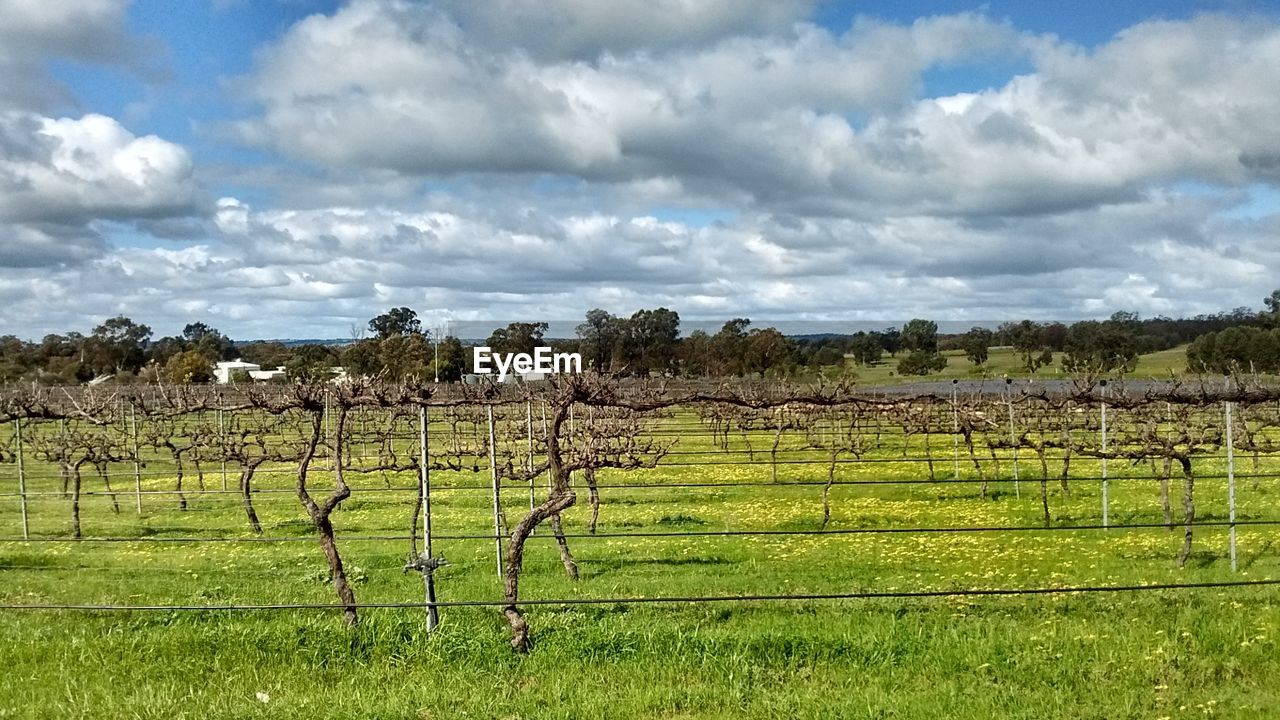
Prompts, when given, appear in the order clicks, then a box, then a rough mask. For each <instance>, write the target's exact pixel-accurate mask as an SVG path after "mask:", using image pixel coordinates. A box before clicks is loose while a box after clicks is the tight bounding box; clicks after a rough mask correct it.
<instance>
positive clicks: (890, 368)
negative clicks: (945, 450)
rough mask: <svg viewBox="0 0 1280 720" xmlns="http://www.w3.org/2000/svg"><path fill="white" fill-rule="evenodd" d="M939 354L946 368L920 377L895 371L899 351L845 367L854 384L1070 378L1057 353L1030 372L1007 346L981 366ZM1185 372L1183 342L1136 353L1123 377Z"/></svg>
mask: <svg viewBox="0 0 1280 720" xmlns="http://www.w3.org/2000/svg"><path fill="white" fill-rule="evenodd" d="M942 354H943V355H944V356H945V357H946V358H947V367H946V368H945V369H944V370H942V371H941V372H938V373H933V374H931V375H928V376H925V377H923V378H922V377H920V376H912V375H905V376H904V375H899V374H898V371H897V369H898V360H900V359H901V358H902V357H904V354H902V353H899V355H898V357H890V356H888V355H886V356H885V357H884V359H883V360H882V361H881V362H879V363H877V364H875V365H867V366H863V365H853V364H850V365H849V369H850V371H851V372H853V374H854V376H855V377H856V378H857V381H858V383H859V384H862V385H893V384H896V383H905V382H918V381H920V380H939V379H945V380H950V379H952V378H959V379H962V380H974V379H981V378H991V379H1000V378H1005V377H1013V378H1036V379H1040V380H1052V379H1057V380H1064V379H1070V377H1071V376H1070V375H1069V374H1067V373H1065V372H1063V370H1062V362H1061V354H1060V353H1059V354H1055V356H1054V362H1053V364H1052V365H1051V366H1049V367H1046V368H1041V369H1040V370H1039V371H1037V372H1036V373H1034V374H1033V373H1029V372H1027V371H1026V370H1025V369H1024V368H1023V367H1022V360H1021V358H1020V357H1019V356H1018V354H1017V353H1016V352H1014V350H1013V348H1009V347H994V348H991V351H990V357H989V358H988V359H987V362H985V363H983V364H982V365H974V364H973V363H972V362H970V361H969V359H968V358H966V357H965V355H964V352H963V351H961V350H948V351H946V352H944V353H942ZM850 363H852V361H850ZM1186 372H1187V348H1186V346H1185V345H1180V346H1178V347H1176V348H1171V349H1169V350H1161V351H1160V352H1154V353H1148V354H1146V355H1140V356H1139V357H1138V364H1137V366H1136V367H1135V368H1134V371H1133V372H1132V373H1129V374H1128V375H1127V376H1126V377H1129V378H1134V379H1140V380H1165V379H1168V378H1169V377H1171V376H1181V375H1185V374H1186Z"/></svg>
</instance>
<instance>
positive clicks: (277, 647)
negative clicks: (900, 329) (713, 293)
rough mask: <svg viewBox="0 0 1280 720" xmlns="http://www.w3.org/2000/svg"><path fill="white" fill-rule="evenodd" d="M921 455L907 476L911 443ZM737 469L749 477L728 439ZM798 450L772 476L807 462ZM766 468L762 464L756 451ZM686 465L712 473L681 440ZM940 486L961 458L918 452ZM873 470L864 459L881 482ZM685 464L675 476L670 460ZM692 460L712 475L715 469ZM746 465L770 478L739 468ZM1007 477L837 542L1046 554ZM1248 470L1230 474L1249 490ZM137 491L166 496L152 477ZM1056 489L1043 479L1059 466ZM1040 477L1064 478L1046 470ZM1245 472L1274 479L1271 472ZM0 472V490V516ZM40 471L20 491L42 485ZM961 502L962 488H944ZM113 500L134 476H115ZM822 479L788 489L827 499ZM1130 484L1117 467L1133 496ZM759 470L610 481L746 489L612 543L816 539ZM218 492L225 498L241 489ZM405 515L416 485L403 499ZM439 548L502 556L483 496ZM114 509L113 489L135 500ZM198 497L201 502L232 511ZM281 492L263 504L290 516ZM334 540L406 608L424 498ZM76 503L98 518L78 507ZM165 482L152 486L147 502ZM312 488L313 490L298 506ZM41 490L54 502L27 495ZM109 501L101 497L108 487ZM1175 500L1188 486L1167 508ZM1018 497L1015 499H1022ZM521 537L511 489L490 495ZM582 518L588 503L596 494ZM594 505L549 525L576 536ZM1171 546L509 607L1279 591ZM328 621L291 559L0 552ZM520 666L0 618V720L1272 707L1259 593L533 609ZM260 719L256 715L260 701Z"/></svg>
mask: <svg viewBox="0 0 1280 720" xmlns="http://www.w3.org/2000/svg"><path fill="white" fill-rule="evenodd" d="M913 442H914V443H915V445H914V446H913V447H912V448H910V450H909V452H910V454H912V455H918V454H920V452H922V448H921V447H920V446H919V438H916V439H915V440H914V441H913ZM733 443H734V449H735V453H736V454H735V456H736V457H738V458H740V459H744V460H745V459H748V457H749V456H748V455H747V453H746V451H745V445H744V444H743V442H742V438H741V437H740V436H737V437H735V438H734V439H733ZM798 443H799V440H798V438H789V439H788V441H787V444H786V447H787V448H788V449H790V450H791V451H792V452H791V453H789V454H788V455H786V457H809V458H816V457H818V456H817V455H815V454H806V453H803V452H796V448H797V447H798ZM764 445H765V442H764V441H763V440H761V439H760V438H756V440H755V441H754V446H755V448H756V449H757V450H758V449H759V448H760V447H762V446H764ZM680 447H681V448H683V449H684V450H701V451H708V452H710V450H711V448H710V447H709V445H708V444H707V442H706V440H705V439H700V438H697V437H692V436H686V437H685V438H683V439H682V442H681V445H680ZM932 451H933V453H934V454H935V455H936V456H938V467H937V472H938V476H939V477H945V476H946V475H948V474H949V472H950V470H951V467H952V464H951V461H950V441H949V439H943V438H935V439H934V446H933V449H932ZM900 454H901V450H900V448H898V447H895V446H894V445H893V442H890V443H889V444H888V445H887V446H886V447H884V448H883V449H881V450H879V451H877V452H876V453H875V454H874V455H873V456H874V457H876V458H879V459H882V460H893V459H894V458H897V457H899V456H900ZM696 457H697V456H680V459H681V460H689V459H695V458H696ZM708 457H710V455H708ZM755 457H756V459H757V460H763V459H764V458H765V457H766V456H765V455H762V454H760V453H758V452H757V453H756V454H755ZM1009 461H1010V458H1008V457H1006V458H1005V459H1004V461H1003V462H1002V472H1003V476H1002V479H1001V480H1000V481H999V482H996V483H994V484H993V485H992V492H991V494H990V496H989V497H988V498H987V499H982V498H981V497H979V495H978V492H977V487H976V486H973V485H962V484H923V485H908V486H892V485H877V486H837V487H835V488H834V489H833V490H832V493H831V504H832V522H831V525H830V527H832V528H853V527H872V526H877V527H878V526H898V527H919V526H955V525H969V526H975V525H1004V526H1012V525H1018V526H1021V525H1028V526H1032V525H1036V524H1037V523H1038V522H1040V508H1039V496H1038V491H1039V484H1038V481H1036V480H1035V479H1034V472H1035V470H1036V468H1035V467H1034V466H1033V464H1032V463H1030V462H1027V461H1026V458H1025V456H1024V458H1023V462H1022V464H1021V466H1020V470H1021V476H1022V478H1023V481H1022V482H1021V484H1020V487H1019V488H1018V489H1017V490H1015V488H1014V486H1013V483H1012V482H1011V481H1010V479H1009V473H1010V471H1011V463H1010V462H1009ZM1242 465H1243V463H1242ZM149 466H150V468H151V469H153V470H154V469H157V468H161V467H162V463H160V462H159V460H155V461H153V462H152V463H149ZM1055 466H1056V463H1055ZM1073 467H1074V468H1075V474H1076V475H1077V479H1076V480H1074V481H1073V482H1072V483H1071V491H1072V492H1071V496H1070V497H1066V496H1064V494H1063V493H1062V491H1061V489H1060V488H1058V487H1057V485H1056V482H1055V483H1052V484H1051V485H1050V489H1051V494H1050V502H1051V506H1052V510H1053V516H1054V522H1055V524H1056V525H1073V524H1074V525H1080V524H1091V523H1095V522H1097V519H1098V515H1099V508H1100V495H1099V489H1100V486H1099V483H1098V482H1096V481H1094V480H1088V479H1085V478H1088V477H1092V476H1096V475H1097V474H1098V471H1099V468H1098V467H1097V464H1096V463H1093V462H1086V461H1081V462H1076V463H1074V464H1073ZM1051 469H1052V470H1054V471H1056V467H1052V468H1051ZM1263 469H1264V470H1267V471H1276V470H1277V469H1280V462H1278V461H1275V460H1270V459H1264V461H1263ZM11 470H12V468H11V467H5V468H3V471H4V472H9V473H10V474H9V475H5V476H3V482H4V483H5V487H6V488H8V487H10V484H11V483H10V480H11V479H12V477H11ZM39 470H40V467H39V466H38V465H37V466H33V467H32V472H33V474H35V473H37V472H38V471H39ZM1222 470H1223V466H1222V463H1221V461H1217V460H1205V461H1202V462H1201V463H1199V465H1198V472H1199V473H1201V474H1202V475H1203V476H1204V477H1203V479H1201V481H1200V483H1199V487H1198V491H1197V497H1198V503H1199V508H1200V519H1202V520H1212V519H1220V518H1222V517H1223V516H1224V513H1225V507H1226V505H1225V485H1224V481H1222V480H1221V479H1217V478H1213V477H1211V476H1214V475H1220V474H1221V473H1222ZM961 471H962V475H965V476H968V475H967V474H968V473H971V472H972V467H971V466H970V467H965V466H964V465H962V466H961ZM120 472H121V473H123V472H124V470H120ZM825 472H826V469H825V467H824V466H822V465H782V466H781V467H780V470H779V476H780V480H782V481H784V482H787V481H798V480H820V479H822V478H824V477H825ZM1143 472H1144V468H1142V467H1128V466H1124V467H1116V466H1115V465H1113V466H1112V474H1113V476H1119V475H1131V476H1133V477H1141V475H1142V473H1143ZM923 476H925V470H924V468H923V467H921V466H919V465H914V464H910V463H905V462H884V463H869V464H865V465H856V466H855V465H841V466H840V467H839V470H838V477H839V478H840V479H846V480H851V479H859V478H861V479H873V478H876V479H882V478H920V477H923ZM768 479H769V466H768V465H766V464H757V465H738V466H732V467H729V466H683V467H675V466H671V467H664V468H661V469H659V470H656V471H647V472H642V473H630V474H626V473H619V472H606V473H601V480H602V482H606V483H608V482H623V481H627V482H639V481H653V482H658V481H678V480H689V481H694V480H697V481H720V482H730V481H733V482H754V483H759V484H758V485H756V486H753V487H747V488H674V489H672V488H664V489H656V488H651V489H606V490H603V491H602V497H603V500H604V505H603V507H602V509H601V519H600V521H601V526H600V532H601V533H609V532H619V531H625V530H629V529H643V530H653V531H661V532H678V531H694V530H715V529H733V528H753V529H769V528H772V529H812V528H816V527H818V526H819V524H820V521H821V512H822V510H821V502H820V493H821V488H820V487H818V486H784V485H770V484H768ZM233 480H234V476H233ZM392 480H393V481H394V482H395V483H396V484H397V485H400V486H407V485H410V484H411V483H412V479H411V478H410V477H407V476H400V477H394V478H392ZM435 481H436V482H437V484H438V486H439V487H440V489H439V490H438V491H437V492H436V493H435V494H434V504H435V509H436V513H435V514H434V517H435V528H436V531H437V532H438V533H441V534H468V533H478V532H485V531H486V530H487V529H489V528H491V522H492V520H491V517H490V515H489V510H488V502H489V501H488V496H487V494H486V492H484V491H483V490H472V489H464V488H461V487H458V486H459V485H478V486H483V485H485V484H486V483H487V475H485V474H484V473H483V472H482V473H480V474H478V475H477V474H473V473H469V472H468V473H439V474H437V476H436V478H435ZM117 482H118V483H121V484H127V483H126V481H125V479H124V477H118V478H117ZM220 482H221V480H220V476H219V475H218V473H217V471H216V470H215V471H214V472H213V473H210V474H208V475H207V477H206V483H208V484H209V486H210V487H211V488H214V487H220ZM290 482H291V478H290V477H289V476H288V474H287V473H284V472H282V473H280V474H278V475H272V476H264V477H262V478H261V479H260V482H259V487H261V488H264V489H271V488H276V489H287V488H288V487H290ZM356 482H357V484H358V489H357V491H356V493H355V495H354V497H353V499H352V500H350V501H348V503H347V505H346V506H345V507H344V509H342V510H341V511H339V512H338V513H337V514H336V515H335V525H336V526H337V528H338V531H339V533H340V535H346V536H348V538H347V539H346V540H344V541H341V546H342V549H343V552H344V557H345V559H346V562H347V565H348V568H349V570H350V571H351V573H352V576H353V577H354V578H355V579H356V591H357V595H358V597H359V599H360V600H362V601H366V602H382V601H386V602H407V601H416V600H420V599H421V596H422V589H421V581H420V579H419V578H418V577H416V576H413V575H405V574H403V573H402V572H401V570H400V568H401V566H402V565H403V562H404V558H405V555H406V551H407V543H405V542H403V541H363V540H355V539H353V536H356V535H366V534H385V533H394V534H400V533H403V532H405V530H406V529H407V525H408V522H409V510H410V505H409V503H410V502H411V500H412V497H413V494H412V491H409V490H404V491H396V492H385V491H379V490H378V489H379V488H382V487H384V485H383V481H382V478H381V477H379V476H361V477H357V478H356ZM1276 482H1277V481H1276V480H1274V479H1266V478H1264V479H1262V480H1261V481H1260V483H1259V485H1258V487H1257V488H1256V489H1255V488H1254V487H1253V482H1252V480H1251V479H1249V478H1248V477H1247V476H1244V477H1242V478H1241V481H1240V489H1239V500H1238V502H1239V515H1240V517H1241V518H1242V519H1249V518H1274V517H1277V515H1278V513H1276V507H1277V501H1278V500H1280V487H1277V484H1276ZM86 483H87V489H92V490H100V488H99V487H98V486H97V484H96V483H97V481H96V480H93V479H87V480H86ZM170 483H171V480H170V479H167V478H164V477H156V478H149V479H148V480H147V482H146V487H147V488H148V489H154V490H161V489H166V488H168V487H169V485H170ZM314 484H315V485H316V486H317V487H321V486H323V477H318V478H316V481H315V483H314ZM32 485H33V487H31V489H32V490H52V489H55V488H56V487H57V484H56V481H55V480H52V479H46V480H39V481H33V482H32ZM119 486H120V485H119V484H118V485H117V487H119ZM1174 487H1175V490H1176V489H1177V487H1178V484H1177V483H1175V484H1174ZM1018 490H1020V494H1021V497H1019V496H1018ZM1110 490H1111V517H1112V521H1113V522H1114V523H1120V524H1125V523H1140V522H1158V521H1159V519H1160V510H1159V505H1158V499H1157V494H1156V489H1155V485H1154V483H1153V482H1152V481H1150V480H1149V479H1130V480H1115V481H1113V482H1112V483H1111V484H1110ZM504 493H505V494H504V498H505V507H506V510H507V513H508V515H509V516H511V517H515V516H517V515H518V513H519V511H520V508H521V506H522V503H527V493H526V492H525V491H524V489H523V488H519V487H511V488H508V489H506V490H505V491H504ZM584 495H585V493H584ZM121 504H122V509H121V512H120V513H119V514H116V513H114V512H113V511H112V508H111V504H110V502H109V500H108V499H107V498H106V497H105V496H102V495H94V496H89V497H87V498H86V499H85V509H84V528H85V533H86V535H87V536H90V537H93V536H119V537H137V538H143V537H166V536H168V537H180V536H186V535H194V534H201V535H217V536H224V537H248V536H249V533H248V531H247V528H246V523H245V521H244V519H243V515H242V514H241V509H240V506H239V504H238V501H237V500H236V498H235V496H234V495H230V496H222V495H214V494H208V495H199V494H198V493H192V495H191V497H190V507H189V509H188V510H187V511H186V512H179V511H178V509H177V507H176V503H175V502H174V500H173V499H172V498H171V497H168V496H160V495H152V496H145V497H144V511H143V513H142V514H141V515H140V516H139V515H136V514H135V513H134V512H133V506H132V497H131V496H128V495H127V494H122V496H121ZM17 510H18V508H17V503H16V502H15V501H14V499H13V498H10V497H6V498H0V528H3V529H4V534H5V535H8V536H12V535H14V534H16V532H17V528H18V512H17ZM30 510H31V517H32V532H33V533H34V534H36V535H39V536H46V537H47V536H65V534H66V532H67V517H66V501H64V500H62V499H61V498H58V497H50V498H41V499H38V500H37V499H33V500H32V503H31V508H30ZM258 510H259V514H260V515H261V517H262V520H263V523H264V524H265V525H266V526H267V534H268V535H270V536H277V537H278V536H299V537H306V536H307V535H308V534H309V530H308V527H307V525H306V523H305V522H304V521H303V520H302V513H301V511H300V509H299V507H298V505H297V500H296V498H294V497H293V496H292V495H291V494H289V493H279V494H263V495H260V496H259V497H258ZM587 515H588V509H587V508H586V507H585V502H580V503H579V505H578V506H576V507H574V508H572V509H571V510H570V511H569V512H568V513H566V517H565V520H566V525H567V529H568V530H569V531H570V532H583V531H584V527H585V524H586V521H587ZM1180 539H1181V534H1180V531H1176V532H1171V531H1169V530H1166V529H1164V528H1156V529H1141V530H1135V529H1129V530H1123V529H1113V530H1109V531H1105V532H1103V531H1057V532H1024V533H965V534H931V535H920V534H895V535H827V536H817V537H814V536H810V537H804V536H762V537H759V536H758V537H735V538H723V537H705V536H695V537H676V538H607V537H598V538H581V539H575V540H573V541H572V543H573V548H574V552H575V555H576V557H577V559H578V562H579V565H580V567H581V569H582V573H583V575H582V579H581V580H580V581H579V582H577V583H574V582H571V581H569V580H568V579H567V578H566V577H565V574H564V572H563V570H562V568H561V567H560V564H559V562H558V558H557V556H556V553H555V550H554V545H553V544H552V543H551V542H550V541H549V540H548V539H546V538H538V539H534V540H533V541H531V545H530V548H529V550H528V553H527V570H526V575H525V580H524V596H525V597H526V598H575V597H582V598H610V597H627V596H645V597H672V596H681V595H689V594H697V595H702V594H710V595H720V594H730V595H731V594H746V593H818V592H844V591H851V590H911V589H920V590H924V589H948V588H978V587H1063V586H1071V585H1077V584H1128V583H1143V582H1176V583H1185V582H1198V581H1223V580H1232V579H1262V578H1271V577H1280V558H1278V557H1277V552H1276V547H1277V543H1278V542H1280V531H1278V530H1275V529H1272V528H1269V527H1245V528H1242V529H1241V530H1240V542H1239V548H1240V559H1241V571H1240V572H1238V573H1233V572H1232V571H1231V570H1230V567H1229V564H1228V561H1227V559H1226V557H1225V549H1226V533H1225V530H1219V529H1201V530H1199V531H1198V532H1197V536H1196V543H1195V553H1194V554H1193V556H1192V558H1191V562H1190V563H1188V566H1187V567H1185V568H1182V569H1179V568H1177V567H1175V564H1174V557H1175V554H1176V551H1177V548H1178V545H1179V542H1180ZM438 551H440V552H443V554H444V555H445V556H446V557H447V558H448V559H449V561H450V563H451V565H450V566H449V567H447V568H445V569H443V570H441V571H440V573H439V576H438V581H439V589H440V594H441V599H444V600H466V599H496V598H498V597H499V595H500V585H499V583H498V581H497V578H496V577H495V568H494V556H493V545H492V543H491V542H489V541H476V540H441V541H440V542H439V543H438ZM332 601H333V596H332V592H331V589H330V587H329V586H328V584H327V582H326V576H325V565H324V561H323V558H322V556H321V555H320V552H319V549H318V547H317V546H316V545H315V544H314V543H313V542H311V541H309V540H302V541H297V542H288V543H273V544H262V543H200V544H167V543H148V542H142V541H139V542H126V543H70V542H69V543H49V544H39V543H32V544H24V543H19V542H9V543H0V602H4V603H40V602H72V603H75V602H105V603H121V604H139V603H147V604H150V603H155V604H184V603H190V604H205V605H207V604H225V603H240V602H252V603H257V602H261V603H270V602H322V603H328V602H332ZM528 615H529V619H530V623H531V626H532V628H533V634H534V640H535V647H534V649H533V652H532V653H531V654H529V655H528V656H525V657H521V656H517V655H514V654H513V653H511V652H510V651H509V650H508V649H507V645H506V638H507V632H506V628H505V622H504V621H503V619H502V617H501V615H500V614H499V613H498V612H497V611H496V610H494V609H483V608H445V609H443V610H442V617H443V623H444V624H443V625H442V627H441V628H440V629H439V630H438V631H437V632H436V633H435V634H434V635H431V636H428V635H427V634H426V633H425V632H424V630H423V618H422V611H421V610H418V609H407V610H366V611H364V612H363V615H362V624H361V626H360V627H359V628H357V629H355V630H351V631H349V630H346V629H345V628H343V627H342V625H341V621H340V616H339V615H338V614H337V613H335V612H331V611H279V612H260V613H231V612H205V613H180V612H154V613H141V612H140V613H132V614H129V613H118V614H93V613H82V612H61V611H40V612H2V613H0V648H3V651H0V658H3V660H4V669H3V671H0V718H5V719H6V720H7V719H8V718H27V717H31V718H207V717H217V718H268V717H269V718H352V717H359V718H539V719H541V718H739V717H758V718H993V717H999V718H1006V717H1007V718H1044V717H1074V718H1162V717H1166V718H1203V717H1223V718H1267V717H1274V710H1275V708H1276V707H1280V686H1278V685H1277V684H1276V683H1275V678H1276V677H1280V647H1278V645H1277V642H1276V641H1277V638H1280V590H1277V589H1275V588H1273V587H1261V588H1247V589H1230V590H1194V591H1185V590H1184V591H1175V590H1168V591H1154V592H1144V593H1116V594H1097V595H1050V596H1038V597H1006V598H991V597H984V598H935V599H913V600H894V601H889V600H855V601H816V602H800V601H795V602H784V603H762V602H755V603H752V602H730V603H720V604H706V605H647V604H636V603H632V604H625V605H624V604H603V605H590V606H550V607H534V608H531V609H530V610H529V611H528ZM259 694H262V695H261V697H263V698H266V701H265V702H264V701H263V700H262V699H259Z"/></svg>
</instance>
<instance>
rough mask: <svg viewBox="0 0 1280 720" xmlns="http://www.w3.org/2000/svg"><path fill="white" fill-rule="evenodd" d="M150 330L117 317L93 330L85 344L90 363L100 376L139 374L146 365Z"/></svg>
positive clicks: (127, 319) (120, 316)
mask: <svg viewBox="0 0 1280 720" xmlns="http://www.w3.org/2000/svg"><path fill="white" fill-rule="evenodd" d="M150 339H151V328H149V327H147V326H146V325H141V324H138V323H135V322H134V321H132V320H130V319H129V318H127V317H125V316H123V315H118V316H116V317H113V318H111V319H110V320H107V321H105V322H103V323H102V324H101V325H99V326H97V327H95V328H94V329H93V335H92V336H91V337H90V338H89V342H88V343H87V344H86V353H87V356H88V358H89V360H88V362H89V365H90V367H91V368H92V370H93V371H94V372H97V373H112V372H114V373H121V372H137V371H138V369H139V368H141V367H142V365H143V363H144V362H146V350H147V343H148V341H149V340H150Z"/></svg>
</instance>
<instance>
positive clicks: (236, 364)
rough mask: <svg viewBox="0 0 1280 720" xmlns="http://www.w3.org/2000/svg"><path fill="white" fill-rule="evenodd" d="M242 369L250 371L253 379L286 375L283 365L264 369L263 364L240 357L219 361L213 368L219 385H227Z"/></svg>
mask: <svg viewBox="0 0 1280 720" xmlns="http://www.w3.org/2000/svg"><path fill="white" fill-rule="evenodd" d="M240 370H243V371H245V372H247V373H249V377H250V378H252V379H253V380H272V379H274V378H278V377H284V376H285V369H284V366H283V365H281V366H279V367H277V368H276V369H275V370H263V369H262V366H261V365H258V364H257V363H251V362H245V361H244V360H242V359H240V358H236V359H235V360H223V361H222V362H219V363H218V364H217V366H215V367H214V369H213V376H214V378H215V379H216V380H217V381H218V384H219V385H226V384H227V383H229V382H231V377H232V376H233V375H235V374H236V372H238V371H240Z"/></svg>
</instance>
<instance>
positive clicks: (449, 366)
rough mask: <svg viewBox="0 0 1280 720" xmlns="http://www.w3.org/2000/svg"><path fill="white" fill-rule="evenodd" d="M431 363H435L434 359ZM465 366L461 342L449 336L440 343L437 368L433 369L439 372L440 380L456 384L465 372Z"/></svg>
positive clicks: (465, 359) (464, 352) (464, 353)
mask: <svg viewBox="0 0 1280 720" xmlns="http://www.w3.org/2000/svg"><path fill="white" fill-rule="evenodd" d="M432 362H436V360H435V358H434V357H433V358H432ZM466 365H467V356H466V350H464V349H463V347H462V341H461V340H459V339H458V338H456V337H453V336H452V335H450V336H448V337H446V338H445V339H443V340H441V341H440V347H439V367H438V368H435V370H437V371H438V372H439V375H440V380H442V381H443V382H458V381H459V380H461V379H462V374H463V373H464V372H465V371H466ZM433 377H434V375H433Z"/></svg>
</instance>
